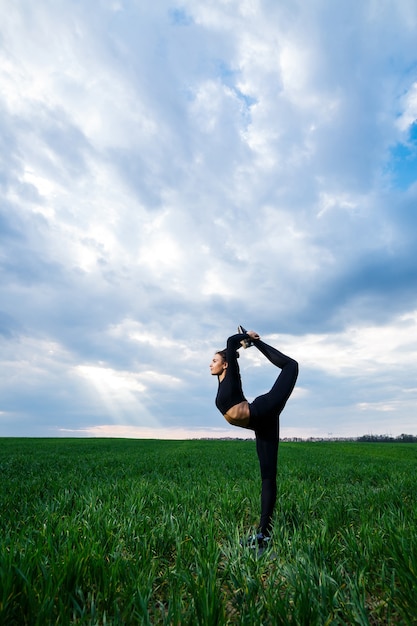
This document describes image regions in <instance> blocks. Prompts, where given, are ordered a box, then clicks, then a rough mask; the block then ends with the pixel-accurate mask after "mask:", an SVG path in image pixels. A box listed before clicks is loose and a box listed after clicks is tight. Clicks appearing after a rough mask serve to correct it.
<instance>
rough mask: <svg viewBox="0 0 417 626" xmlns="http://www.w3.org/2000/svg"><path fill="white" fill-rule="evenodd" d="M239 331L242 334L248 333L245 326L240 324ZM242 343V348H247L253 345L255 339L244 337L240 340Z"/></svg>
mask: <svg viewBox="0 0 417 626" xmlns="http://www.w3.org/2000/svg"><path fill="white" fill-rule="evenodd" d="M237 332H238V333H240V334H241V335H244V334H245V333H247V331H246V330H245V329H244V328H243V326H238V327H237ZM240 345H241V346H242V348H244V349H245V350H246V348H250V347H251V346H253V341H251V340H250V339H243V341H241V342H240Z"/></svg>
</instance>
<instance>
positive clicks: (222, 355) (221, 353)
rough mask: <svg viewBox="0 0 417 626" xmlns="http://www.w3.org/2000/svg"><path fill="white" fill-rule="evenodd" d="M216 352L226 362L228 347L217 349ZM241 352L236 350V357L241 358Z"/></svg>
mask: <svg viewBox="0 0 417 626" xmlns="http://www.w3.org/2000/svg"><path fill="white" fill-rule="evenodd" d="M216 354H220V356H221V357H222V359H223V361H224V362H225V363H226V362H227V359H226V348H225V349H224V350H217V352H216ZM239 356H240V355H239V352H238V351H237V350H236V358H237V359H238V358H239Z"/></svg>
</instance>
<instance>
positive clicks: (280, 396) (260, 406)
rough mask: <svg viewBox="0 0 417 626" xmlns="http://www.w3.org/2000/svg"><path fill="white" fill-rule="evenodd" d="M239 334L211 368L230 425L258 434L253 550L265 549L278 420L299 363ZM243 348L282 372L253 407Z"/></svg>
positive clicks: (256, 338)
mask: <svg viewBox="0 0 417 626" xmlns="http://www.w3.org/2000/svg"><path fill="white" fill-rule="evenodd" d="M238 331H239V332H238V334H236V335H232V337H229V339H228V340H227V346H226V349H225V350H220V351H219V352H216V354H215V355H214V357H213V360H212V362H211V364H210V371H211V374H212V375H213V376H217V377H218V381H219V388H218V391H217V396H216V406H217V408H218V409H219V411H220V412H221V413H222V414H223V415H224V417H225V419H226V420H227V421H228V422H229V423H230V424H233V425H234V426H240V427H242V428H249V429H251V430H254V431H255V436H256V451H257V454H258V459H259V465H260V469H261V478H262V491H261V519H260V523H259V529H258V533H257V535H256V537H255V538H254V539H255V541H254V547H259V548H261V549H263V548H265V547H266V546H267V545H268V541H269V539H270V533H271V530H272V515H273V512H274V507H275V502H276V497H277V479H276V475H277V462H278V442H279V416H280V414H281V412H282V410H283V408H284V406H285V404H286V402H287V400H288V398H289V397H290V395H291V392H292V390H293V389H294V385H295V382H296V380H297V376H298V363H297V361H294V359H291V358H290V357H288V356H285V354H282V352H279V350H276V349H275V348H273V347H272V346H269V345H268V344H266V343H264V342H263V341H261V338H260V336H259V335H258V333H256V332H254V331H253V330H251V331H248V332H247V331H246V330H245V329H244V328H243V327H242V326H239V328H238ZM241 345H242V346H243V347H244V348H246V347H249V346H251V345H254V346H256V348H257V349H258V350H259V351H260V352H262V354H263V355H264V356H266V358H267V359H268V360H269V361H270V362H271V363H272V364H273V365H276V366H277V367H279V368H280V369H281V372H280V374H279V376H278V378H277V379H276V381H275V383H274V384H273V385H272V388H271V390H270V391H268V393H266V394H264V395H261V396H258V397H257V398H255V400H254V401H253V402H251V403H249V402H248V401H247V400H246V398H245V396H244V393H243V390H242V381H241V378H240V371H239V364H238V362H237V359H238V356H239V353H238V352H237V350H238V348H240V347H241Z"/></svg>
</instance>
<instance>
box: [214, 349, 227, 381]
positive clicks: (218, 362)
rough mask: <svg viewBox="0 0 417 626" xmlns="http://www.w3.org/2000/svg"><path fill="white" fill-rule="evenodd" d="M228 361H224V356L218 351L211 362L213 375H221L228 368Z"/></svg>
mask: <svg viewBox="0 0 417 626" xmlns="http://www.w3.org/2000/svg"><path fill="white" fill-rule="evenodd" d="M226 367H227V363H225V362H224V361H223V358H222V357H221V356H220V354H218V353H217V352H216V354H215V355H214V357H213V360H212V362H211V363H210V372H211V374H212V375H213V376H220V375H221V374H222V373H223V372H224V371H225V369H226Z"/></svg>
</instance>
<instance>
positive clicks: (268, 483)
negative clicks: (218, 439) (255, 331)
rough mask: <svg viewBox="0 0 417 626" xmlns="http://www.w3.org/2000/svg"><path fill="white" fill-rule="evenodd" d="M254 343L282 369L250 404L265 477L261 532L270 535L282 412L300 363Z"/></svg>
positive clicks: (251, 421)
mask: <svg viewBox="0 0 417 626" xmlns="http://www.w3.org/2000/svg"><path fill="white" fill-rule="evenodd" d="M253 343H254V345H255V346H256V347H257V348H258V350H259V351H260V352H262V354H263V355H264V356H266V358H267V359H268V360H269V361H270V362H271V363H272V364H273V365H276V366H277V367H279V368H280V369H281V372H280V374H279V376H278V378H277V379H276V381H275V383H274V384H273V385H272V388H271V390H270V391H268V393H265V394H264V395H262V396H258V397H257V398H255V400H254V401H253V402H252V403H251V404H250V405H249V408H250V422H249V428H252V429H253V430H254V431H255V436H256V451H257V454H258V459H259V465H260V469H261V479H262V491H261V519H260V522H259V532H261V533H263V534H264V535H269V534H270V531H271V526H272V515H273V512H274V508H275V502H276V499H277V464H278V443H279V416H280V414H281V412H282V410H283V408H284V407H285V404H286V402H287V400H288V398H289V397H290V395H291V392H292V390H293V389H294V385H295V382H296V380H297V376H298V363H297V361H294V359H291V358H290V357H288V356H285V354H282V352H279V350H276V349H275V348H273V347H272V346H269V345H268V344H266V343H264V342H263V341H261V340H260V339H258V340H255V341H254V342H253Z"/></svg>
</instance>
